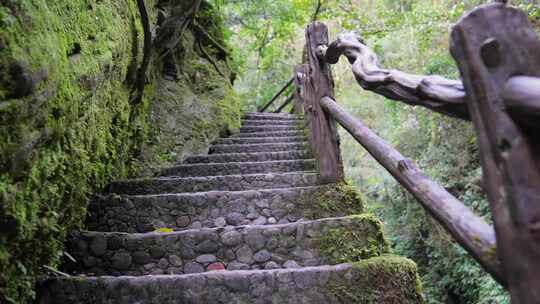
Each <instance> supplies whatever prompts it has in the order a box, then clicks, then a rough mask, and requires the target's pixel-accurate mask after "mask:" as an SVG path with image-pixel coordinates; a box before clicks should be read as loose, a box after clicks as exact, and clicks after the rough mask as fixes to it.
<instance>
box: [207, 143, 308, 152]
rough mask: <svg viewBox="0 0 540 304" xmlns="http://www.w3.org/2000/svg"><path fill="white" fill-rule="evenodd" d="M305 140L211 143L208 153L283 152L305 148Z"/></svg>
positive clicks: (306, 147)
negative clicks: (231, 143) (228, 143)
mask: <svg viewBox="0 0 540 304" xmlns="http://www.w3.org/2000/svg"><path fill="white" fill-rule="evenodd" d="M307 149H309V146H308V143H307V142H299V143H264V144H248V145H213V146H211V147H210V154H226V153H256V152H283V151H291V150H307Z"/></svg>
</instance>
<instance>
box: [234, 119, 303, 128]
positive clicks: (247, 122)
mask: <svg viewBox="0 0 540 304" xmlns="http://www.w3.org/2000/svg"><path fill="white" fill-rule="evenodd" d="M302 122H303V120H296V119H295V120H270V119H244V120H243V121H242V125H243V126H266V125H271V126H293V127H300V126H301V125H302Z"/></svg>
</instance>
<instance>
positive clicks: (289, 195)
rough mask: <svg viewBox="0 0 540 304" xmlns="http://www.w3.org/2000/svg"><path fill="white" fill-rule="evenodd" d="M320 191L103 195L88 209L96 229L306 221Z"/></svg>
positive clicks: (91, 227)
mask: <svg viewBox="0 0 540 304" xmlns="http://www.w3.org/2000/svg"><path fill="white" fill-rule="evenodd" d="M319 189H320V188H319V187H300V188H284V189H267V190H249V191H211V192H196V193H180V194H160V195H139V196H127V195H122V196H120V195H116V194H112V195H103V196H98V197H96V198H95V199H94V200H93V201H92V202H91V203H90V205H89V207H88V211H89V216H88V219H87V222H86V225H87V227H88V229H89V230H92V231H103V232H107V231H117V232H129V233H135V232H151V231H155V230H157V229H160V228H170V229H173V230H176V231H178V230H183V229H196V228H201V227H208V228H214V227H224V226H231V225H232V226H237V225H266V224H276V223H278V224H287V223H291V222H296V221H298V220H302V219H303V217H304V213H305V211H306V210H305V208H306V205H309V204H308V202H311V201H312V198H313V195H314V194H315V193H316V192H317V190H319Z"/></svg>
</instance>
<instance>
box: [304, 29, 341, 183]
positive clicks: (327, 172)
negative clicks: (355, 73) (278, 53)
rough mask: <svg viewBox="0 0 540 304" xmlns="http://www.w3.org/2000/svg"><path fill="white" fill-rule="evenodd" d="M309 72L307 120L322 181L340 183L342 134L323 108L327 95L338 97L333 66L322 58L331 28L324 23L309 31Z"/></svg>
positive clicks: (306, 95) (306, 90) (307, 82)
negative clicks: (340, 140)
mask: <svg viewBox="0 0 540 304" xmlns="http://www.w3.org/2000/svg"><path fill="white" fill-rule="evenodd" d="M306 46H307V47H306V49H307V64H308V73H307V77H306V81H305V107H304V109H305V113H304V115H305V119H306V124H307V126H308V130H309V140H310V143H311V147H312V149H313V153H314V154H315V157H316V158H317V164H318V171H319V181H320V182H321V183H337V182H341V181H343V180H344V174H343V163H342V161H341V152H340V149H339V136H338V133H337V127H336V123H335V121H334V120H333V119H332V118H331V117H330V116H329V115H328V114H326V113H325V112H324V111H323V109H322V108H321V104H320V101H321V99H322V98H323V97H330V98H333V97H334V83H333V80H332V75H331V71H330V65H329V64H327V63H326V62H325V61H324V58H323V59H322V60H321V59H320V58H321V50H323V49H326V48H327V47H328V28H327V27H326V25H325V24H323V23H320V22H313V23H311V24H310V25H309V26H308V27H307V30H306Z"/></svg>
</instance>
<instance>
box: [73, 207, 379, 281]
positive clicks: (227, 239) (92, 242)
mask: <svg viewBox="0 0 540 304" xmlns="http://www.w3.org/2000/svg"><path fill="white" fill-rule="evenodd" d="M341 230H343V231H361V232H362V236H359V237H356V239H355V240H354V247H355V248H354V250H355V252H362V258H363V259H365V258H370V257H374V256H379V255H381V254H383V253H387V250H388V247H387V244H386V243H385V241H384V236H383V233H382V231H381V230H380V222H378V221H376V220H374V219H373V218H372V217H370V216H364V217H361V216H356V217H342V218H327V219H321V220H315V221H302V222H296V223H290V224H282V225H254V226H231V227H227V228H202V229H192V230H183V231H178V232H171V233H143V234H129V233H119V232H79V233H74V234H72V235H71V236H70V237H69V238H68V241H67V251H68V252H69V253H70V254H71V255H72V256H73V257H74V258H75V260H76V261H78V262H77V263H71V264H68V265H66V268H65V269H66V270H67V271H68V272H70V273H74V274H77V273H85V274H95V275H113V276H120V275H148V274H189V273H200V272H204V271H211V270H213V269H216V268H219V269H228V270H249V269H252V270H254V269H275V268H296V267H308V266H319V265H328V264H337V263H335V262H334V257H333V256H327V255H326V254H325V253H324V251H323V250H322V249H321V248H322V247H321V246H322V242H324V240H325V239H324V235H326V234H328V233H330V231H341ZM216 263H217V264H216Z"/></svg>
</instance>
